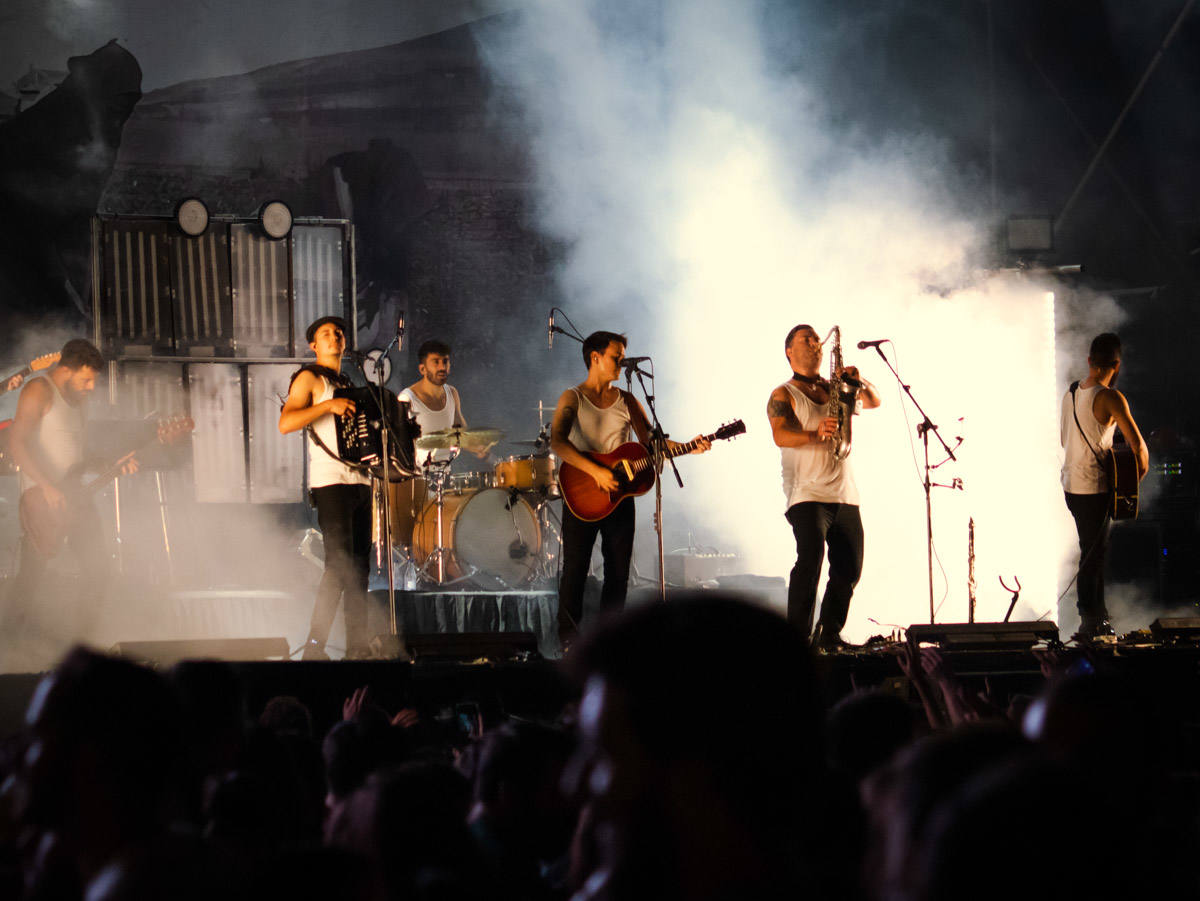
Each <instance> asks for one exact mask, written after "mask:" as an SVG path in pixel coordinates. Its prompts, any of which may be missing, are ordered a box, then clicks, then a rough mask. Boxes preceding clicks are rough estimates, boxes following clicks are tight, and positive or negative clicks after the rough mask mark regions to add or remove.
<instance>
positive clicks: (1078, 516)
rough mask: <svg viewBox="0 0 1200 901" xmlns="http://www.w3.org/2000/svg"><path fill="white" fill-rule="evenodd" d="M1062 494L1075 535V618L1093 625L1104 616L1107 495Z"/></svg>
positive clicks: (1097, 623) (1107, 531) (1106, 611)
mask: <svg viewBox="0 0 1200 901" xmlns="http://www.w3.org/2000/svg"><path fill="white" fill-rule="evenodd" d="M1063 494H1064V496H1065V497H1066V499H1067V509H1068V510H1070V511H1071V516H1073V517H1074V518H1075V531H1076V533H1078V535H1079V576H1078V577H1077V579H1076V582H1075V584H1076V594H1077V596H1078V598H1079V600H1078V603H1077V608H1078V610H1079V618H1080V619H1081V620H1082V621H1083V625H1084V626H1085V627H1087V626H1096V625H1099V624H1100V623H1101V622H1102V621H1104V620H1106V619H1108V608H1107V607H1106V606H1105V604H1104V561H1105V559H1106V558H1107V556H1108V536H1109V529H1110V526H1111V524H1112V521H1111V520H1110V519H1109V518H1108V509H1109V500H1108V494H1107V493H1106V494H1071V493H1069V492H1063Z"/></svg>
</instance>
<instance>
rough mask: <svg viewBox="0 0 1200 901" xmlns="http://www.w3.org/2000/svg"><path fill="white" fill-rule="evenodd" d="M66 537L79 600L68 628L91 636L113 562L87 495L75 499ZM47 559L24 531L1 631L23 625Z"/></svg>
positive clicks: (15, 630) (12, 630) (9, 633)
mask: <svg viewBox="0 0 1200 901" xmlns="http://www.w3.org/2000/svg"><path fill="white" fill-rule="evenodd" d="M66 537H67V548H68V550H69V551H70V553H71V554H72V555H73V556H74V557H75V559H76V560H77V561H78V565H79V577H80V592H79V595H80V601H81V603H79V604H77V605H75V607H74V608H73V609H74V611H75V612H76V618H75V621H74V622H73V623H72V624H71V632H72V635H73V636H74V637H76V638H80V639H88V640H90V639H91V638H92V636H91V631H92V629H93V627H95V626H96V624H97V623H98V622H99V621H100V619H101V617H102V615H103V609H102V608H103V604H104V601H105V595H106V593H107V588H108V583H109V581H110V580H111V578H112V573H113V565H112V555H111V553H110V552H109V549H108V547H107V545H106V542H105V539H104V529H103V527H102V526H101V524H100V515H99V514H98V513H97V512H96V508H95V507H94V506H92V503H91V501H89V500H88V499H87V498H82V499H79V500H76V501H75V502H74V507H73V512H72V514H71V517H70V525H69V526H68V528H67V536H66ZM48 562H49V561H48V559H47V558H45V557H43V556H42V555H41V554H39V553H38V552H37V550H36V549H35V548H34V546H33V542H32V541H30V540H29V536H28V535H23V536H22V537H21V562H20V564H19V566H20V569H19V570H18V572H17V577H16V578H15V579H13V581H12V584H11V585H10V586H9V590H8V597H7V598H6V599H5V609H4V615H3V616H0V634H2V635H4V636H8V637H16V636H19V634H20V633H21V632H22V630H23V629H24V628H25V623H26V620H27V619H28V617H29V613H30V611H31V610H32V609H33V605H34V604H36V603H37V601H38V595H39V593H40V592H41V591H42V588H43V585H42V583H43V580H44V578H45V574H46V568H47V565H48ZM25 637H26V638H29V637H30V636H25Z"/></svg>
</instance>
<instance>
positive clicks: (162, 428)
mask: <svg viewBox="0 0 1200 901" xmlns="http://www.w3.org/2000/svg"><path fill="white" fill-rule="evenodd" d="M195 429H196V420H194V419H192V417H190V416H172V417H171V418H170V419H160V420H159V421H158V426H157V429H156V431H157V433H158V442H159V444H174V443H175V442H177V441H178V440H179V439H180V438H182V437H183V436H184V435H190V434H191V433H192V432H193V431H195Z"/></svg>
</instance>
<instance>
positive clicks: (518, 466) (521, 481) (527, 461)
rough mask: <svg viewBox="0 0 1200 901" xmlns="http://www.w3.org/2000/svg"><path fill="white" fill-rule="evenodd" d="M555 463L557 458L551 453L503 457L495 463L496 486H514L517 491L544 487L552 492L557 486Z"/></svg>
mask: <svg viewBox="0 0 1200 901" xmlns="http://www.w3.org/2000/svg"><path fill="white" fill-rule="evenodd" d="M557 463H558V459H557V458H556V457H555V456H554V455H553V454H550V455H548V456H544V457H535V456H533V455H526V456H523V457H505V458H504V459H503V460H501V461H500V462H499V463H497V464H496V469H495V473H496V487H497V488H516V489H517V490H518V491H536V490H538V489H546V490H547V491H548V492H549V493H551V494H553V493H554V491H555V489H557V487H558V480H557V479H556V478H555V470H556V469H557Z"/></svg>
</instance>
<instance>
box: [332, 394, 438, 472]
mask: <svg viewBox="0 0 1200 901" xmlns="http://www.w3.org/2000/svg"><path fill="white" fill-rule="evenodd" d="M333 396H334V397H345V398H348V399H349V400H352V401H354V412H353V413H347V414H346V415H345V416H335V417H334V422H335V423H336V431H337V452H338V456H339V457H341V458H342V460H343V461H345V462H346V463H350V464H354V465H358V466H365V467H367V468H369V469H370V470H371V474H372V475H374V476H378V477H381V478H382V476H383V432H384V425H385V423H386V426H387V432H388V436H387V448H388V466H387V468H388V478H389V480H391V481H397V480H401V479H408V478H412V477H413V476H415V475H416V474H417V472H418V471H419V470H418V467H417V463H416V452H415V447H414V442H415V441H416V440H417V438H418V437H419V436H420V434H421V427H420V426H419V425H417V420H416V417H414V416H413V415H412V412H411V411H410V409H409V405H408V402H407V401H401V400H400V399H399V398H398V397H396V395H395V394H394V393H393V392H391V391H389V390H388V389H386V388H384V389H383V405H384V409H383V411H382V412H381V411H380V409H379V389H378V388H357V387H355V388H335V389H334V390H333Z"/></svg>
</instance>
